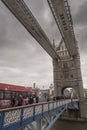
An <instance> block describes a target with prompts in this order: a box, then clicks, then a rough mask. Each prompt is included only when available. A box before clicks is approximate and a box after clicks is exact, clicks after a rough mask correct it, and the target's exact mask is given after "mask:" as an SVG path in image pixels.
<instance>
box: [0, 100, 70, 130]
mask: <svg viewBox="0 0 87 130" xmlns="http://www.w3.org/2000/svg"><path fill="white" fill-rule="evenodd" d="M70 103H71V100H61V101H55V102H54V101H52V102H44V103H38V104H32V105H26V106H20V107H14V108H7V109H1V110H0V130H15V129H18V128H21V127H23V126H26V125H27V124H29V123H31V122H33V121H36V120H39V119H41V118H43V117H44V116H45V115H48V114H53V113H55V112H56V111H59V110H60V109H63V108H64V107H66V106H67V105H68V104H70Z"/></svg>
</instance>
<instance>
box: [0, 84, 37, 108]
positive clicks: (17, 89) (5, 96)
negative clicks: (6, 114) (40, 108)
mask: <svg viewBox="0 0 87 130" xmlns="http://www.w3.org/2000/svg"><path fill="white" fill-rule="evenodd" d="M36 93H37V92H36V89H35V88H32V87H24V86H18V85H12V84H5V83H0V108H7V107H12V99H13V98H16V99H18V98H19V95H22V97H23V104H24V105H25V104H26V103H27V99H28V98H29V97H30V96H34V95H36Z"/></svg>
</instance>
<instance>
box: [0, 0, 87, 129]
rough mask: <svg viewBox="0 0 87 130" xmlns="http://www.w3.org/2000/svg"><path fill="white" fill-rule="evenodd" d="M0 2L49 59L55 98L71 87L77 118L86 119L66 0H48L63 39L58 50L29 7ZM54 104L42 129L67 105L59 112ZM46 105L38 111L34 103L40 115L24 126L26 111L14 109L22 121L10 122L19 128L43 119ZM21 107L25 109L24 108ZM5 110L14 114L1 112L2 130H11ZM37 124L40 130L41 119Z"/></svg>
mask: <svg viewBox="0 0 87 130" xmlns="http://www.w3.org/2000/svg"><path fill="white" fill-rule="evenodd" d="M1 1H2V2H3V3H4V4H5V5H6V7H7V8H8V9H9V10H10V11H11V12H12V13H13V14H14V16H16V18H17V19H18V20H19V21H20V22H21V23H22V24H23V26H24V27H25V28H26V30H27V31H28V32H29V33H30V34H31V35H32V36H33V37H34V38H35V39H36V40H37V42H38V43H39V44H40V45H41V46H42V47H43V49H45V50H46V52H47V53H48V54H49V55H50V56H51V57H52V61H53V75H54V94H55V96H56V97H57V96H61V95H62V91H63V90H64V89H65V88H68V87H72V88H73V89H74V90H75V91H76V92H77V94H78V98H79V108H80V109H79V111H80V118H81V119H83V118H85V119H87V112H86V108H87V101H86V100H85V98H84V92H83V82H82V75H81V67H80V53H79V50H78V47H77V43H76V38H75V34H74V29H73V22H72V17H71V12H70V7H69V4H68V0H47V1H48V4H49V7H50V9H51V11H52V14H53V16H54V19H55V22H56V24H57V26H58V29H59V31H60V33H61V36H62V40H61V41H60V43H59V46H58V47H55V46H52V44H51V42H50V40H49V39H48V37H47V36H46V34H45V32H44V31H43V29H42V28H41V26H40V25H39V23H38V21H37V20H36V18H35V17H34V16H33V14H32V12H31V11H30V9H29V8H28V6H27V5H26V4H25V2H24V1H23V0H1ZM69 103H71V102H70V101H69V102H68V103H67V104H69ZM52 104H54V103H52ZM55 104H56V105H53V106H56V109H55V107H53V109H52V110H53V111H54V109H55V110H56V113H55V112H53V111H50V113H51V112H52V113H54V114H53V115H54V118H53V121H52V122H51V123H50V120H49V119H48V118H46V120H47V122H48V124H49V126H48V128H47V129H45V130H49V129H50V127H51V126H52V124H53V123H54V121H55V120H56V119H58V117H59V115H60V114H59V112H60V111H61V114H62V113H63V111H64V110H65V106H67V105H65V104H66V103H65V104H62V105H61V109H59V107H57V103H55ZM46 106H47V108H46V110H45V107H44V105H43V104H40V107H41V108H40V107H38V104H37V105H36V107H37V108H39V110H40V113H39V114H36V115H35V114H34V116H32V118H30V117H29V118H27V120H26V121H25V124H24V125H23V124H22V123H24V120H22V119H23V112H24V111H25V110H22V108H15V110H16V109H18V110H19V111H21V112H20V116H21V115H22V117H21V121H19V118H20V117H18V122H13V123H12V122H11V123H12V124H16V126H17V125H18V126H20V127H22V126H25V125H27V123H29V121H30V122H33V121H35V120H36V118H37V119H38V120H39V118H38V117H39V116H40V119H42V118H43V116H44V113H49V112H48V111H49V108H50V106H49V103H47V104H46ZM43 107H44V108H43ZM24 108H26V106H25V107H24ZM57 108H58V109H57ZM33 109H34V112H35V110H36V108H35V107H34V108H33ZM43 110H44V111H43ZM8 111H13V110H12V109H7V110H1V115H0V128H1V130H10V129H11V124H10V127H8V125H7V124H6V123H8V122H9V120H8V119H7V116H10V115H9V114H7V113H8ZM13 113H14V111H13ZM25 113H26V112H25ZM36 113H37V112H36ZM52 113H51V114H52ZM55 115H56V116H55ZM26 116H28V115H26ZM36 116H37V117H36ZM12 120H14V119H12ZM22 121H23V122H22ZM19 122H20V123H19ZM26 122H27V123H26ZM8 124H9V123H8ZM19 124H20V125H19ZM38 124H40V125H38V127H39V128H38V130H41V127H40V126H41V122H40V120H39V122H38ZM5 126H6V127H5ZM16 126H15V127H16ZM30 126H31V127H32V129H33V130H35V128H34V126H33V125H32V124H30ZM17 128H19V127H16V128H15V129H17Z"/></svg>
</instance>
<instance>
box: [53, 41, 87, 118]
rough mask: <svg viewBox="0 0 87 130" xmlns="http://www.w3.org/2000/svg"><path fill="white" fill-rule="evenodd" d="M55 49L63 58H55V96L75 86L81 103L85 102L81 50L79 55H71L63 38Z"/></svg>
mask: <svg viewBox="0 0 87 130" xmlns="http://www.w3.org/2000/svg"><path fill="white" fill-rule="evenodd" d="M54 47H55V46H54ZM55 50H56V51H57V53H58V55H59V56H60V57H61V60H59V59H58V60H56V59H53V72H54V73H53V74H54V93H55V96H61V95H62V92H63V90H64V89H65V88H73V89H74V90H75V91H76V93H77V94H78V98H79V100H80V103H81V101H82V102H83V100H84V92H83V82H82V75H81V67H80V55H79V51H78V55H77V56H75V57H73V58H72V57H70V56H69V53H68V51H67V49H66V47H65V44H64V42H63V40H61V42H60V44H59V46H58V47H55ZM83 106H84V105H81V107H80V109H82V111H84V110H83ZM82 115H85V113H84V114H83V112H82Z"/></svg>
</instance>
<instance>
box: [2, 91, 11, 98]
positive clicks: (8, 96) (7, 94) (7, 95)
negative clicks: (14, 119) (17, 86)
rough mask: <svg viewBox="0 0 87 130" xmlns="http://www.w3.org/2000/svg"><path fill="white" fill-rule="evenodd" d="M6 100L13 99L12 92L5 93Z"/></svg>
mask: <svg viewBox="0 0 87 130" xmlns="http://www.w3.org/2000/svg"><path fill="white" fill-rule="evenodd" d="M4 98H5V99H9V98H11V92H10V91H5V92H4Z"/></svg>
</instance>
